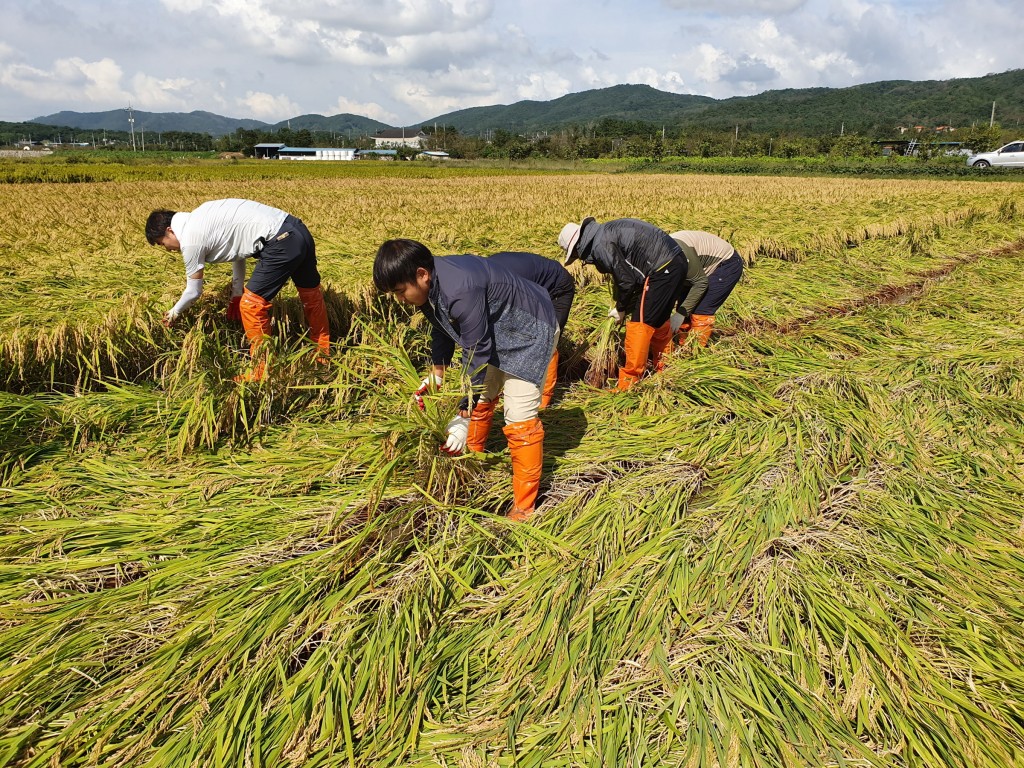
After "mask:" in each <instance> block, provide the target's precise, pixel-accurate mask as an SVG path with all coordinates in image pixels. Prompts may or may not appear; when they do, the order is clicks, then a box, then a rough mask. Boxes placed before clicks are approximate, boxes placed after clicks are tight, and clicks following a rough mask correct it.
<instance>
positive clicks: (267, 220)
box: [146, 199, 331, 381]
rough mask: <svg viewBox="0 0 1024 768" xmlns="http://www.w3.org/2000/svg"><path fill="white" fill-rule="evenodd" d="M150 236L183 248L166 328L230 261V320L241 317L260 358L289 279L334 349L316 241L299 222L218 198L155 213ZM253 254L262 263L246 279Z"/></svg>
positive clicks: (315, 329) (313, 329)
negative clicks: (208, 269)
mask: <svg viewBox="0 0 1024 768" xmlns="http://www.w3.org/2000/svg"><path fill="white" fill-rule="evenodd" d="M146 240H148V241H149V244H150V245H162V246H163V247H164V248H166V249H167V250H168V251H180V252H181V255H182V258H183V259H184V261H185V275H186V276H187V278H188V279H187V281H186V284H185V290H184V291H183V292H182V294H181V298H180V299H179V300H178V303H177V304H175V305H174V306H173V307H171V308H170V309H169V310H167V312H166V313H165V314H164V320H163V322H164V325H167V326H171V325H173V324H174V323H175V322H176V321H177V319H178V318H179V317H180V316H181V313H182V312H184V311H185V310H186V309H188V308H189V307H190V306H192V305H193V304H194V303H195V302H196V299H198V298H199V296H200V295H201V294H202V292H203V277H204V269H205V266H206V265H207V264H214V263H218V262H231V266H232V269H233V273H232V280H231V303H230V304H229V305H228V311H227V318H228V319H229V320H239V319H240V320H241V321H242V327H243V328H245V335H246V337H247V338H248V339H249V343H250V353H251V355H252V356H253V357H255V355H256V350H257V348H258V347H259V346H260V344H262V343H263V341H264V339H266V338H267V337H269V336H270V307H271V306H272V305H271V301H273V299H274V297H275V296H276V295H277V293H278V291H280V290H281V288H283V287H284V284H285V283H286V282H287V281H288V279H289V278H291V280H292V282H294V283H295V287H296V288H298V291H299V298H300V299H301V300H302V310H303V312H304V313H305V315H306V322H307V323H308V324H309V335H310V337H311V338H312V339H313V341H314V342H316V345H317V346H318V347H319V351H320V353H321V354H322V355H327V354H328V353H329V352H330V344H331V337H330V328H329V327H328V323H327V308H326V306H325V304H324V295H323V291H322V290H321V288H320V273H319V272H318V271H317V267H316V246H315V245H314V243H313V236H312V235H311V234H310V233H309V230H308V229H306V225H305V224H303V223H302V222H301V221H300V220H299V219H297V218H295V217H294V216H292V215H290V214H287V213H285V212H284V211H281V210H278V209H277V208H271V207H270V206H269V205H263V204H262V203H257V202H255V201H253V200H237V199H228V200H211V201H209V202H206V203H203V204H202V205H200V206H199V207H198V208H196V209H195V210H194V211H192V212H191V213H182V212H178V211H169V210H163V209H162V210H156V211H153V212H152V213H151V214H150V215H149V218H148V219H147V221H146ZM249 257H252V258H254V259H255V260H256V265H255V266H254V267H253V270H252V276H251V277H250V278H249V282H248V283H245V260H246V259H247V258H249ZM243 284H244V290H243ZM263 369H264V366H263V363H259V364H258V365H256V367H255V368H254V369H253V371H252V372H251V373H250V374H247V375H245V376H242V377H236V378H239V379H244V380H251V381H259V380H260V379H262V378H263Z"/></svg>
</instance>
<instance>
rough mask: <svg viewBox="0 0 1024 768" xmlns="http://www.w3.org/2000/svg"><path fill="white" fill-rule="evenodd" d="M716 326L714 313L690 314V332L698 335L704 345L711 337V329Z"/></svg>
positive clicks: (699, 340)
mask: <svg viewBox="0 0 1024 768" xmlns="http://www.w3.org/2000/svg"><path fill="white" fill-rule="evenodd" d="M714 327H715V316H714V315H690V333H692V334H693V335H694V336H696V337H697V343H698V344H700V345H701V346H702V347H706V346H707V345H708V341H709V340H710V339H711V329H712V328H714Z"/></svg>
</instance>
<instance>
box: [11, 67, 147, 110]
mask: <svg viewBox="0 0 1024 768" xmlns="http://www.w3.org/2000/svg"><path fill="white" fill-rule="evenodd" d="M0 84H3V85H5V86H7V87H8V88H10V89H11V90H14V91H16V92H18V93H21V94H23V95H25V96H29V97H31V98H32V99H33V100H37V101H67V102H72V103H83V102H84V103H85V104H87V105H90V106H95V105H104V106H108V105H113V104H118V103H122V102H126V101H127V100H128V99H129V98H131V94H129V93H128V92H127V91H125V90H124V89H123V88H122V87H121V67H119V66H118V65H117V63H116V62H115V61H114V60H113V59H101V60H99V61H83V60H82V59H79V58H77V57H73V58H70V59H57V60H56V61H55V62H54V63H53V68H52V69H49V70H43V69H38V68H36V67H33V66H30V65H28V64H23V63H15V64H8V65H7V66H5V67H3V68H2V69H0Z"/></svg>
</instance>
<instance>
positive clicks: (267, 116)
mask: <svg viewBox="0 0 1024 768" xmlns="http://www.w3.org/2000/svg"><path fill="white" fill-rule="evenodd" d="M238 104H239V105H240V106H244V107H245V108H246V109H247V114H249V115H252V117H254V118H256V119H257V120H265V121H268V122H275V123H276V122H278V121H280V120H285V119H286V118H289V117H295V116H296V115H298V114H301V112H302V110H301V109H300V108H299V106H298V105H297V104H296V103H295V102H294V101H292V100H291V99H289V98H288V97H287V96H285V95H284V94H279V95H277V96H273V95H271V94H269V93H261V92H259V91H247V92H246V94H245V96H244V97H243V98H240V99H238Z"/></svg>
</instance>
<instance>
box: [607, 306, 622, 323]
mask: <svg viewBox="0 0 1024 768" xmlns="http://www.w3.org/2000/svg"><path fill="white" fill-rule="evenodd" d="M608 317H610V318H611V319H612V320H614V321H615V322H617V323H620V322H622V313H621V312H619V310H617V309H616V308H615V307H608Z"/></svg>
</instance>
